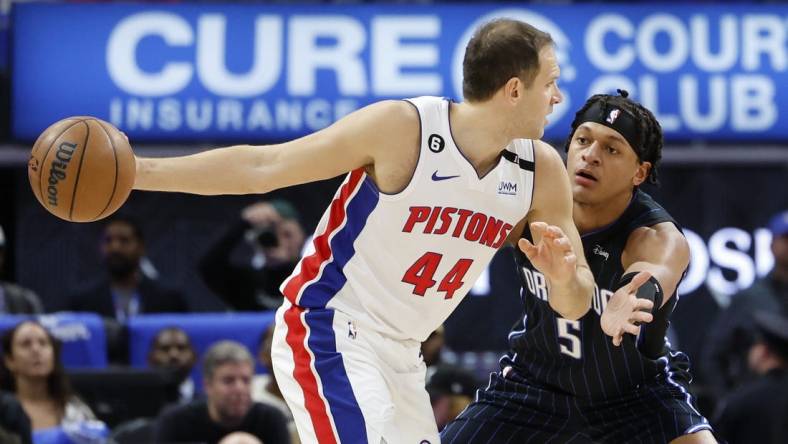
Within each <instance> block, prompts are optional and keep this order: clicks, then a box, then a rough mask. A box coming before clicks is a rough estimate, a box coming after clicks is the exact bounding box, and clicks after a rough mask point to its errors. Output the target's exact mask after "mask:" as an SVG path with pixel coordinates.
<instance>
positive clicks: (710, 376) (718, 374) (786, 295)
mask: <svg viewBox="0 0 788 444" xmlns="http://www.w3.org/2000/svg"><path fill="white" fill-rule="evenodd" d="M769 230H770V231H771V232H772V244H771V248H772V254H773V255H774V268H773V269H772V271H771V272H770V273H769V274H768V275H767V276H766V277H764V278H762V279H759V280H757V281H755V283H754V284H753V285H752V286H751V287H750V288H748V289H746V290H743V291H741V292H739V293H736V294H734V295H733V296H732V297H731V304H730V305H729V306H728V307H727V308H726V309H725V310H723V311H722V312H720V314H719V315H718V317H717V320H716V321H715V323H714V326H713V328H712V329H711V330H710V333H709V336H708V338H709V340H708V341H707V343H708V344H709V347H708V348H707V349H706V354H705V356H704V361H705V363H704V365H703V366H702V368H703V369H704V372H705V374H704V376H705V378H704V379H705V380H706V381H707V382H708V383H709V384H710V385H711V387H712V389H713V390H715V391H716V392H717V394H718V395H722V394H725V393H727V392H728V391H730V390H731V389H733V388H735V387H736V386H737V385H740V384H742V383H744V382H746V381H748V380H749V379H751V378H752V377H753V376H754V374H753V373H752V372H751V371H750V370H749V368H748V365H747V350H749V349H750V346H751V345H752V343H753V341H754V338H755V325H754V321H753V317H752V315H753V313H754V312H755V311H758V310H762V311H768V312H772V313H780V314H782V316H788V210H786V211H783V212H782V213H779V214H777V215H775V216H774V217H772V218H771V220H770V221H769Z"/></svg>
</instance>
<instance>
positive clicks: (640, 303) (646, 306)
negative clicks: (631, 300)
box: [635, 298, 654, 312]
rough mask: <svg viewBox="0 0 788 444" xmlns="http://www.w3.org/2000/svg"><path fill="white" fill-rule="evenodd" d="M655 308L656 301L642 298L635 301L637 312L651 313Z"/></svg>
mask: <svg viewBox="0 0 788 444" xmlns="http://www.w3.org/2000/svg"><path fill="white" fill-rule="evenodd" d="M653 308H654V301H651V300H648V299H642V298H637V299H635V310H642V311H644V312H650V311H651V310H652V309H653Z"/></svg>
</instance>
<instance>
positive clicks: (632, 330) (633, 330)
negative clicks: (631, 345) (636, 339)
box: [624, 324, 640, 336]
mask: <svg viewBox="0 0 788 444" xmlns="http://www.w3.org/2000/svg"><path fill="white" fill-rule="evenodd" d="M624 331H625V332H627V333H629V334H631V335H635V336H637V335H638V333H640V327H638V326H637V325H633V324H627V325H626V326H624Z"/></svg>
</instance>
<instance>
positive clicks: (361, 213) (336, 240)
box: [299, 176, 378, 307]
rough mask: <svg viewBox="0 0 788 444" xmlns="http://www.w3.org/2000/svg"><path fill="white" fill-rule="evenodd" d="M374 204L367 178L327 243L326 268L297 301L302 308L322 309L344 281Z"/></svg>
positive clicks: (372, 188)
mask: <svg viewBox="0 0 788 444" xmlns="http://www.w3.org/2000/svg"><path fill="white" fill-rule="evenodd" d="M377 204H378V191H377V188H376V187H375V185H374V184H373V183H372V179H370V177H369V176H367V177H366V178H364V182H363V183H362V184H361V185H360V188H359V190H358V193H356V195H355V196H353V197H352V198H351V200H350V203H348V205H347V210H346V212H345V220H346V221H345V226H343V227H342V228H341V229H340V230H339V232H337V234H335V235H334V237H333V238H332V239H331V252H332V258H331V261H330V262H329V263H328V264H326V266H325V268H324V269H323V273H322V274H321V276H320V278H319V279H318V280H317V281H315V282H312V283H311V284H309V286H308V287H307V288H306V289H305V290H304V293H303V294H302V295H301V299H300V300H299V305H301V306H302V307H325V306H326V305H327V304H328V301H330V300H331V298H333V297H334V295H336V294H337V292H339V290H341V289H342V287H343V286H344V285H345V282H346V281H347V277H346V276H345V273H344V272H343V269H344V268H345V264H347V263H348V261H350V259H351V258H352V257H353V255H354V254H356V248H355V246H354V245H353V243H354V242H355V241H356V239H357V238H358V236H359V235H360V234H361V231H362V230H363V229H364V226H365V225H366V224H367V219H368V218H369V215H370V214H372V211H373V210H374V209H375V207H376V206H377Z"/></svg>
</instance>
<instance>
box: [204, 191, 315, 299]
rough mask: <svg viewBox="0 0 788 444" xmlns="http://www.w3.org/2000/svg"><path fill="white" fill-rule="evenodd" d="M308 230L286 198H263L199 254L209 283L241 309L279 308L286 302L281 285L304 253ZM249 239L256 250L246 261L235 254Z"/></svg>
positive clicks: (247, 209)
mask: <svg viewBox="0 0 788 444" xmlns="http://www.w3.org/2000/svg"><path fill="white" fill-rule="evenodd" d="M304 239H305V236H304V230H303V228H302V227H301V225H300V223H299V222H298V213H297V212H296V210H295V208H293V206H292V205H291V204H290V203H289V202H287V201H284V200H272V201H270V202H258V203H255V204H252V205H250V206H248V207H246V208H244V209H243V211H242V212H241V217H240V219H238V221H236V222H235V223H234V224H233V225H232V226H231V227H230V228H229V229H227V230H226V231H225V232H224V233H222V235H221V236H220V237H219V238H218V239H217V240H216V242H214V243H213V244H212V245H211V246H210V247H209V248H208V251H207V252H206V253H205V255H204V256H203V258H202V259H201V260H200V273H201V274H202V277H203V279H204V280H205V283H206V284H207V285H208V287H209V288H210V289H211V290H213V291H214V292H215V293H216V294H218V295H219V296H220V297H221V298H222V300H224V302H226V303H227V304H228V305H229V306H230V307H232V308H234V309H236V310H243V311H257V310H275V309H277V308H279V306H280V305H282V295H281V293H280V292H279V285H280V284H281V283H282V281H284V280H285V279H286V278H287V277H288V276H289V275H290V273H291V272H292V271H293V268H295V265H296V264H297V263H298V260H299V259H300V258H301V248H302V247H303V245H304ZM242 240H246V241H247V242H249V243H250V244H251V247H252V249H253V250H254V252H255V255H254V258H253V259H252V260H251V261H249V262H248V263H246V264H236V263H234V262H233V261H232V259H231V256H232V253H233V251H234V250H235V248H236V247H238V246H239V244H241V241H242Z"/></svg>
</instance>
